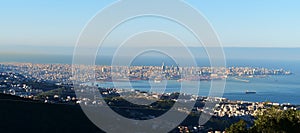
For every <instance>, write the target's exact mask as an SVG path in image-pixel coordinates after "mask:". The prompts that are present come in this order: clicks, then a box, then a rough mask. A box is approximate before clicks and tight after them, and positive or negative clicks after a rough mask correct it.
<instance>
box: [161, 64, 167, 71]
mask: <svg viewBox="0 0 300 133" xmlns="http://www.w3.org/2000/svg"><path fill="white" fill-rule="evenodd" d="M161 69H162V71H163V72H164V71H165V70H166V66H165V62H163V63H162V66H161Z"/></svg>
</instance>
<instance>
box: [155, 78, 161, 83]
mask: <svg viewBox="0 0 300 133" xmlns="http://www.w3.org/2000/svg"><path fill="white" fill-rule="evenodd" d="M161 81H162V79H161V78H155V79H154V83H161Z"/></svg>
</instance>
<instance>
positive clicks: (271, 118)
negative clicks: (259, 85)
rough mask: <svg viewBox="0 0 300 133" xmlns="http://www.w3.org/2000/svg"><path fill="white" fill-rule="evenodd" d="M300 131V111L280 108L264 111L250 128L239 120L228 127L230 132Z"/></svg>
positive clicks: (278, 132) (280, 132)
mask: <svg viewBox="0 0 300 133" xmlns="http://www.w3.org/2000/svg"><path fill="white" fill-rule="evenodd" d="M299 131H300V111H296V110H291V109H290V110H280V109H278V108H270V109H267V110H265V111H262V112H261V113H260V115H258V116H257V117H256V120H255V121H254V125H253V126H252V127H250V128H249V129H247V124H246V123H245V122H244V121H239V122H238V123H235V124H233V125H231V126H230V127H229V128H227V129H226V132H228V133H246V132H249V133H294V132H299Z"/></svg>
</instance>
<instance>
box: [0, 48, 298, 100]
mask: <svg viewBox="0 0 300 133" xmlns="http://www.w3.org/2000/svg"><path fill="white" fill-rule="evenodd" d="M243 50H244V51H243ZM265 51H269V52H267V53H268V54H265V53H266V52H265ZM270 51H271V52H270ZM299 51H300V49H299V48H298V49H271V50H269V49H268V50H261V49H258V50H256V49H250V50H249V49H246V50H245V49H233V50H232V49H230V50H227V53H226V51H225V54H226V56H227V57H229V58H227V59H226V66H227V67H232V66H234V67H264V68H268V69H281V68H282V69H284V70H290V71H291V72H292V73H293V74H292V75H280V76H279V75H278V76H267V77H265V78H255V77H254V78H245V80H249V82H243V81H241V80H235V79H234V78H228V79H227V80H226V86H225V88H224V93H223V96H222V97H224V98H228V99H230V100H243V101H252V102H264V101H271V102H276V103H291V104H296V105H300V60H299V58H300V56H299ZM255 52H259V53H258V54H256V53H255ZM237 55H243V56H242V57H240V58H233V57H236V56H237ZM253 55H255V56H253ZM252 56H253V58H246V57H252ZM258 57H259V58H258ZM0 62H26V63H28V62H30V63H43V64H48V63H55V64H72V56H70V55H41V56H36V55H22V56H20V55H7V56H5V55H1V56H0ZM162 62H165V64H166V65H174V62H173V61H172V59H169V58H160V57H145V58H141V59H136V60H135V61H134V62H133V63H132V65H142V66H145V65H154V66H161V64H162ZM110 63H111V58H110V57H102V58H99V59H98V60H97V61H96V64H97V65H109V64H110ZM197 63H198V64H200V65H199V66H209V62H208V61H207V60H202V59H201V58H199V59H197ZM175 65H176V64H175ZM214 82H216V83H218V82H222V81H214ZM120 84H122V83H120ZM99 85H100V86H102V87H114V84H113V83H112V82H105V83H99ZM210 86H211V82H210V81H201V82H200V86H199V88H200V90H199V95H200V96H207V95H208V92H209V91H210ZM121 87H122V88H128V89H132V88H133V89H137V90H143V91H150V90H151V84H150V83H149V82H148V81H135V82H131V86H127V85H124V86H121ZM180 88H181V83H180V82H177V81H171V80H170V81H168V82H167V85H166V90H165V92H177V91H178V90H179V89H180ZM246 90H251V91H256V94H245V91H246Z"/></svg>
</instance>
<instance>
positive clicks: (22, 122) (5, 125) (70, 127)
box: [0, 94, 101, 133]
mask: <svg viewBox="0 0 300 133" xmlns="http://www.w3.org/2000/svg"><path fill="white" fill-rule="evenodd" d="M0 107H1V109H0V129H1V132H3V133H14V132H31V133H62V132H64V133H71V132H72V133H74V132H76V133H77V132H78V133H87V132H88V133H98V132H101V130H99V129H98V128H97V127H96V126H94V125H93V124H92V123H91V122H90V121H89V120H88V119H87V117H86V116H85V115H84V113H83V112H82V111H81V109H80V107H79V106H72V105H58V104H55V105H54V104H45V103H40V102H37V101H32V100H28V99H23V98H20V97H16V96H10V95H5V94H0Z"/></svg>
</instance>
